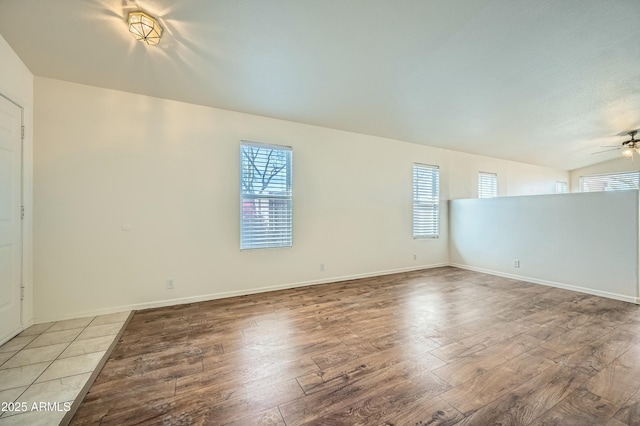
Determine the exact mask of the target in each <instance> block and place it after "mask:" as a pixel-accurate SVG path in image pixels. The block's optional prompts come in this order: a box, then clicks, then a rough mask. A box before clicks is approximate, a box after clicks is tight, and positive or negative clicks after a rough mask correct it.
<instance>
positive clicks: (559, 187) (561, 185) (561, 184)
mask: <svg viewBox="0 0 640 426" xmlns="http://www.w3.org/2000/svg"><path fill="white" fill-rule="evenodd" d="M568 193H569V182H565V181H563V180H557V181H556V194H568Z"/></svg>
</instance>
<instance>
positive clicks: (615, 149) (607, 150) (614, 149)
mask: <svg viewBox="0 0 640 426" xmlns="http://www.w3.org/2000/svg"><path fill="white" fill-rule="evenodd" d="M619 149H620V148H611V149H605V150H604V151H598V152H592V153H591V155H593V154H602V153H603V152H609V151H617V150H619Z"/></svg>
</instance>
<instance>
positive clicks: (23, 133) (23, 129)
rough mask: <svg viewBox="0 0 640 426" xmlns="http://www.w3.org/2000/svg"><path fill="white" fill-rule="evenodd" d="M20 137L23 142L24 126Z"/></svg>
mask: <svg viewBox="0 0 640 426" xmlns="http://www.w3.org/2000/svg"><path fill="white" fill-rule="evenodd" d="M20 137H21V138H22V140H24V126H22V129H21V133H20Z"/></svg>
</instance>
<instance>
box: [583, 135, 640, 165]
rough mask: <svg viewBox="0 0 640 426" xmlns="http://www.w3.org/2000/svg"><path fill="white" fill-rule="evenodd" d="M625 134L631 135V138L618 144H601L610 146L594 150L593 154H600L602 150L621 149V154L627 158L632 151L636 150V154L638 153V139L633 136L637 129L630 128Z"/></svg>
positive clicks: (639, 152) (631, 155)
mask: <svg viewBox="0 0 640 426" xmlns="http://www.w3.org/2000/svg"><path fill="white" fill-rule="evenodd" d="M627 134H628V135H629V136H631V139H629V140H628V141H624V142H622V144H621V145H620V146H613V145H609V146H603V147H602V148H611V149H605V150H604V151H598V152H594V154H600V153H602V152H608V151H615V150H617V149H622V155H623V156H625V157H627V158H632V157H633V153H634V152H637V153H638V154H640V139H636V138H635V136H636V135H637V134H638V130H631V131H630V132H627Z"/></svg>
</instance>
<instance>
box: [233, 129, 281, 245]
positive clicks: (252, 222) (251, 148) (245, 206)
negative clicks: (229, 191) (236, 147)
mask: <svg viewBox="0 0 640 426" xmlns="http://www.w3.org/2000/svg"><path fill="white" fill-rule="evenodd" d="M292 157H293V152H292V150H291V148H290V147H286V146H276V145H267V144H262V143H256V142H247V141H242V144H241V146H240V167H241V172H240V199H241V204H240V215H241V217H240V249H241V250H246V249H258V248H272V247H291V246H292V235H293V231H292V224H293V220H292V218H293V216H292V207H293V197H292V191H291V181H292Z"/></svg>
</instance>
